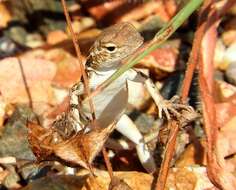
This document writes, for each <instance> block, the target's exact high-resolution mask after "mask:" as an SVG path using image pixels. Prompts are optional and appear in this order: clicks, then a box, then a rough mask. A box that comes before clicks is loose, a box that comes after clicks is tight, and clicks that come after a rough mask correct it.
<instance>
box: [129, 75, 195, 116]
mask: <svg viewBox="0 0 236 190" xmlns="http://www.w3.org/2000/svg"><path fill="white" fill-rule="evenodd" d="M133 81H134V82H138V83H143V84H144V86H145V87H146V89H147V91H148V92H149V94H150V95H151V97H152V99H153V100H154V102H155V104H156V106H157V107H158V116H159V118H162V115H163V112H164V114H165V116H166V118H167V120H170V118H171V115H170V113H172V114H173V115H174V116H175V117H176V118H178V119H180V118H181V117H182V118H183V117H184V119H185V120H186V121H188V119H189V118H185V116H184V114H182V113H184V112H182V110H185V111H187V112H188V113H192V115H195V116H196V114H195V111H194V109H193V108H192V107H191V106H189V105H185V104H183V103H182V102H181V101H180V98H179V96H177V95H175V96H173V97H172V98H171V99H170V100H166V99H164V98H163V97H162V95H161V93H160V91H159V90H158V89H157V87H156V86H155V84H154V83H153V82H152V80H151V79H150V78H148V77H147V76H146V75H144V74H143V73H141V72H138V71H137V77H136V78H135V79H134V80H133ZM182 118H181V119H182ZM194 118H195V117H194ZM192 119H193V117H191V118H190V119H189V120H191V121H192Z"/></svg>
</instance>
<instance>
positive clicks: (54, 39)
mask: <svg viewBox="0 0 236 190" xmlns="http://www.w3.org/2000/svg"><path fill="white" fill-rule="evenodd" d="M66 39H68V36H67V35H66V33H65V32H63V31H62V30H55V31H52V32H49V33H48V35H47V43H48V44H51V45H53V44H57V43H59V42H62V41H64V40H66Z"/></svg>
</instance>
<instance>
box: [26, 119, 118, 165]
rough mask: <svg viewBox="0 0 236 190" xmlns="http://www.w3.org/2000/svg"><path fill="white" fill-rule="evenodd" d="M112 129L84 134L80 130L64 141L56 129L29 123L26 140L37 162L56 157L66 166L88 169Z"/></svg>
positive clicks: (101, 129)
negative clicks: (78, 166)
mask: <svg viewBox="0 0 236 190" xmlns="http://www.w3.org/2000/svg"><path fill="white" fill-rule="evenodd" d="M114 127H115V126H114V125H110V126H108V127H106V128H93V129H92V130H91V131H89V132H86V133H85V132H84V131H83V130H82V131H80V132H78V133H76V134H75V135H73V136H71V137H69V138H67V139H66V140H65V139H63V138H62V137H61V134H60V133H57V131H56V129H46V128H43V127H41V126H39V125H37V124H32V123H31V124H29V125H28V128H29V136H28V139H29V143H30V145H31V147H32V150H33V152H34V154H35V155H36V157H37V158H38V160H48V159H49V160H53V159H54V160H58V159H56V158H55V156H56V157H57V158H60V160H63V161H65V162H66V163H68V164H72V165H80V166H83V167H85V168H90V164H91V163H92V161H93V159H94V158H95V157H96V156H97V154H98V153H99V152H100V151H101V149H102V147H103V145H104V143H105V141H106V140H107V138H108V137H109V135H110V133H111V132H112V131H113V130H114Z"/></svg>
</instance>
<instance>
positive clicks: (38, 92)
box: [0, 58, 56, 112]
mask: <svg viewBox="0 0 236 190" xmlns="http://www.w3.org/2000/svg"><path fill="white" fill-rule="evenodd" d="M55 73H56V67H55V65H54V64H53V63H52V62H51V61H47V60H43V59H34V58H20V59H17V58H6V59H3V60H2V61H0V76H1V78H0V92H1V94H2V97H3V99H4V101H5V102H6V103H28V104H30V103H32V104H34V103H36V104H35V106H34V111H36V112H37V111H38V112H43V111H45V109H47V108H48V107H47V106H46V107H43V106H42V105H39V106H37V105H38V104H37V103H39V102H41V103H43V104H53V92H52V88H51V80H52V79H53V77H54V75H55Z"/></svg>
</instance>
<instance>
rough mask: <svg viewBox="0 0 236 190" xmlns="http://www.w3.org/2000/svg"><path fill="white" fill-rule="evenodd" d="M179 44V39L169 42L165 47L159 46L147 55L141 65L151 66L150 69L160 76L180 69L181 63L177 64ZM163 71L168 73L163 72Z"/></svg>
mask: <svg viewBox="0 0 236 190" xmlns="http://www.w3.org/2000/svg"><path fill="white" fill-rule="evenodd" d="M179 46H180V41H179V40H174V41H171V42H168V43H167V44H166V45H165V46H164V47H162V48H159V49H157V50H156V51H154V52H152V53H151V54H150V55H148V56H146V57H145V58H144V59H143V60H142V61H141V62H140V65H141V66H142V67H143V66H144V67H146V68H149V69H150V71H152V72H153V73H155V74H157V75H158V77H160V76H163V75H165V74H167V73H169V72H173V71H175V70H176V69H180V65H177V63H178V62H177V59H178V55H179V50H178V49H179ZM163 71H164V72H166V73H163Z"/></svg>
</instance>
